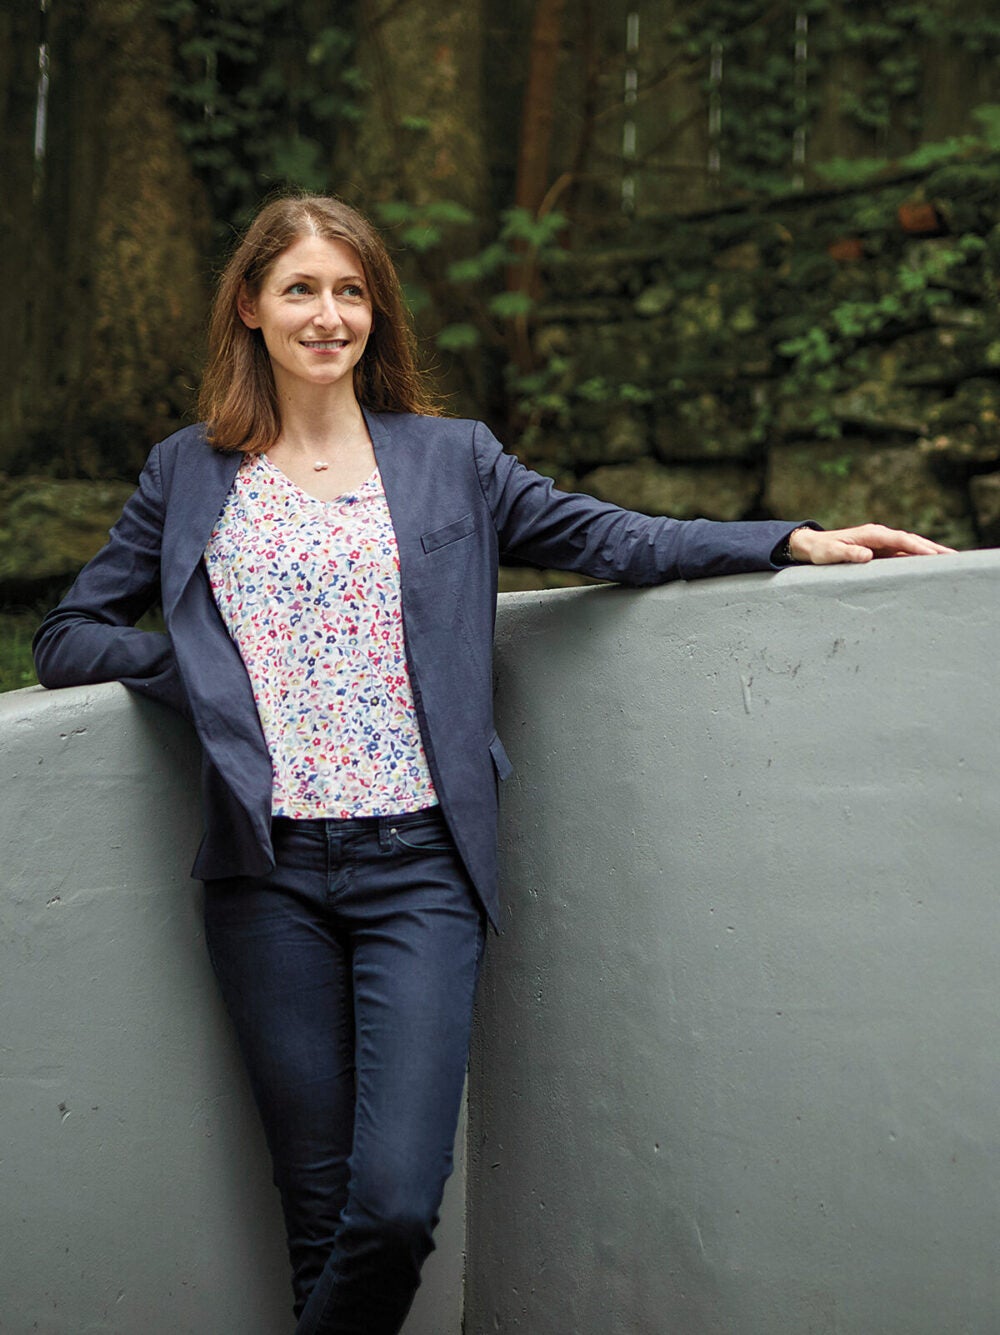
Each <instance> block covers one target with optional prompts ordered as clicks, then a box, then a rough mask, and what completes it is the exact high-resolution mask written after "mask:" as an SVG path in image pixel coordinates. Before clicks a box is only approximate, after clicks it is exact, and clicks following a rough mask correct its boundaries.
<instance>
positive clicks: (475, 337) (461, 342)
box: [434, 324, 479, 352]
mask: <svg viewBox="0 0 1000 1335" xmlns="http://www.w3.org/2000/svg"><path fill="white" fill-rule="evenodd" d="M434 341H435V343H436V344H437V345H438V347H439V348H440V349H441V351H442V352H464V351H465V350H466V349H467V348H475V347H478V345H479V330H478V329H476V328H475V326H474V325H471V324H449V325H445V327H444V328H443V329H441V330H439V331H438V335H437V337H436V338H435V340H434Z"/></svg>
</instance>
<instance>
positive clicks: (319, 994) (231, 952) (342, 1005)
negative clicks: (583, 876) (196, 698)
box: [206, 812, 484, 1335]
mask: <svg viewBox="0 0 1000 1335" xmlns="http://www.w3.org/2000/svg"><path fill="white" fill-rule="evenodd" d="M275 834H276V840H275V851H276V855H277V857H278V866H277V868H276V869H275V871H274V872H272V873H270V874H269V875H268V876H266V877H262V878H240V879H238V880H233V881H226V882H213V883H210V884H209V885H208V886H207V887H206V926H207V936H208V941H209V949H210V953H211V955H212V960H213V964H214V966H215V970H216V973H217V975H218V978H219V981H220V984H221V987H222V991H223V995H224V997H225V1000H226V1004H227V1006H228V1008H229V1011H230V1014H231V1015H232V1017H233V1019H234V1022H235V1025H236V1029H237V1033H238V1036H239V1040H240V1045H241V1047H242V1049H243V1053H244V1056H245V1058H246V1062H247V1066H248V1070H249V1073H250V1079H251V1084H252V1087H253V1090H254V1095H255V1098H256V1100H257V1104H258V1107H259V1108H260V1112H261V1117H262V1119H263V1122H264V1129H265V1133H266V1135H267V1140H268V1145H269V1148H270V1150H271V1154H272V1158H273V1161H274V1179H275V1182H276V1184H277V1186H278V1188H279V1191H280V1192H281V1198H282V1205H283V1208H284V1212H285V1221H286V1227H287V1231H288V1246H289V1253H290V1256H291V1260H292V1267H293V1287H294V1291H295V1311H296V1314H297V1315H299V1314H301V1316H300V1323H299V1326H298V1328H297V1335H330V1332H337V1333H338V1335H348V1333H353V1335H361V1332H364V1335H395V1332H396V1331H398V1330H399V1328H400V1326H401V1325H402V1322H403V1320H404V1319H405V1316H406V1312H407V1311H408V1309H409V1306H410V1303H411V1302H412V1298H413V1294H414V1293H415V1291H416V1288H417V1286H418V1284H419V1273H420V1266H421V1264H422V1262H423V1260H424V1258H425V1257H426V1255H427V1253H428V1252H429V1251H430V1250H431V1248H432V1246H433V1242H432V1239H431V1234H432V1231H433V1228H434V1225H435V1224H436V1222H437V1211H438V1208H439V1205H440V1201H441V1194H442V1192H443V1189H444V1183H445V1180H446V1179H447V1177H448V1174H449V1173H450V1171H451V1158H452V1145H453V1142H454V1136H455V1128H456V1125H457V1120H458V1112H459V1106H460V1103H461V1094H462V1086H463V1082H464V1076H465V1067H466V1062H467V1055H468V1046H469V1033H470V1028H471V1014H472V1000H473V994H474V991H475V983H476V977H477V974H478V968H479V963H480V959H481V955H482V948H483V940H484V929H483V917H482V912H481V909H480V907H479V904H478V901H477V900H476V898H475V895H474V893H473V891H472V889H471V886H470V885H469V882H468V879H467V877H466V874H465V871H464V868H463V867H462V864H461V861H460V859H459V857H458V855H457V853H456V851H455V849H454V846H453V844H452V842H451V839H450V837H449V836H448V834H447V831H446V829H445V827H444V822H443V820H442V818H441V817H440V815H439V814H438V813H436V812H434V813H418V814H417V815H414V816H404V817H399V818H386V819H384V820H374V821H315V822H314V821H310V822H305V821H300V822H292V821H282V822H276V831H275ZM307 1299H308V1302H307V1301H306V1300H307ZM303 1309H304V1310H303Z"/></svg>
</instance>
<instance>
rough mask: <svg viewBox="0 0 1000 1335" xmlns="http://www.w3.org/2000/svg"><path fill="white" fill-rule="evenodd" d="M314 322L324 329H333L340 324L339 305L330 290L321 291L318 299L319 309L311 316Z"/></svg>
mask: <svg viewBox="0 0 1000 1335" xmlns="http://www.w3.org/2000/svg"><path fill="white" fill-rule="evenodd" d="M313 321H314V323H315V324H318V325H320V326H322V328H324V329H334V328H336V326H337V325H338V324H340V307H339V306H338V304H337V298H336V296H335V295H334V294H333V293H332V292H322V293H321V294H320V299H319V310H318V311H317V312H316V314H315V316H314V317H313Z"/></svg>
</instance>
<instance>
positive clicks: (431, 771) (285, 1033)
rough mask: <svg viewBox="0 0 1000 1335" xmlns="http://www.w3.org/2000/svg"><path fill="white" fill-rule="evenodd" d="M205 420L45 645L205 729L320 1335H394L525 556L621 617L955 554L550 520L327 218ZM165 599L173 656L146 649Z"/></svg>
mask: <svg viewBox="0 0 1000 1335" xmlns="http://www.w3.org/2000/svg"><path fill="white" fill-rule="evenodd" d="M201 406H202V410H203V415H204V418H205V421H206V423H207V424H208V425H207V426H199V427H189V428H186V429H185V430H183V431H180V432H178V433H177V434H176V435H174V436H172V437H171V438H170V439H169V440H167V441H164V442H163V443H162V444H160V445H158V446H157V447H155V448H154V450H153V451H152V453H151V455H150V458H149V460H148V462H147V464H146V467H145V468H144V470H143V473H142V476H141V478H140V482H139V487H138V490H137V491H136V493H135V495H134V496H133V497H132V498H131V500H130V501H129V502H128V504H127V505H126V507H125V510H124V512H123V514H122V516H121V518H120V520H119V521H118V523H117V524H116V525H115V528H114V529H113V530H112V534H111V538H110V541H109V543H108V545H107V546H106V547H105V548H104V550H103V551H102V552H100V553H99V554H98V555H97V556H96V557H95V558H94V560H93V561H92V562H91V563H90V564H89V565H88V566H87V567H86V569H85V570H84V571H83V572H82V573H81V575H80V576H79V578H78V579H77V581H76V582H75V584H74V585H73V587H72V589H71V590H70V592H69V593H68V595H67V597H66V598H65V599H64V600H63V602H62V603H61V604H60V606H59V607H58V608H57V609H56V610H55V611H54V612H52V613H50V614H49V616H48V617H47V618H46V619H45V621H44V623H43V625H42V627H41V628H40V630H39V632H38V635H37V637H36V661H37V666H38V674H39V679H40V680H41V681H42V683H43V684H44V685H46V686H63V685H70V684H81V683H89V682H98V681H109V680H119V681H122V682H124V683H125V684H126V685H128V686H129V687H131V688H132V689H134V690H136V691H138V692H140V693H143V694H146V695H149V696H152V697H153V698H155V699H159V700H162V701H165V702H166V703H168V704H170V705H172V706H174V707H175V708H177V709H180V710H181V711H183V712H184V713H185V714H186V715H187V716H188V717H189V718H190V719H191V720H192V721H193V723H194V726H195V728H196V730H197V732H198V735H199V738H200V740H201V743H202V750H203V756H204V773H203V780H204V796H205V812H206V834H205V838H204V841H203V843H202V846H201V849H200V851H199V853H198V857H197V860H196V863H195V868H194V874H195V875H196V876H198V877H199V878H201V879H202V880H204V881H205V883H206V932H207V938H208V943H209V950H210V953H211V957H212V962H213V965H214V968H215V971H216V973H217V976H218V978H219V982H220V984H221V988H222V992H223V995H224V997H225V1000H226V1004H227V1006H228V1008H229V1011H230V1013H231V1014H232V1016H233V1019H234V1022H235V1025H236V1029H237V1033H238V1035H239V1040H240V1043H241V1046H242V1049H243V1051H244V1054H245V1057H246V1060H247V1064H248V1069H249V1071H250V1076H251V1081H252V1084H253V1089H254V1093H255V1096H256V1099H257V1103H258V1105H259V1108H260V1112H261V1115H262V1118H263V1122H264V1126H265V1130H266V1133H267V1138H268V1143H269V1147H270V1151H271V1154H272V1157H273V1161H274V1175H275V1181H276V1183H277V1185H278V1187H279V1190H280V1193H281V1199H282V1204H283V1208H284V1213H285V1221H286V1227H287V1233H288V1245H289V1253H290V1257H291V1262H292V1269H293V1288H294V1296H295V1304H294V1305H295V1312H296V1315H297V1316H298V1318H299V1321H298V1328H297V1330H298V1335H307V1332H308V1333H310V1335H311V1333H312V1332H332V1331H337V1332H357V1333H358V1335H360V1333H361V1332H364V1333H365V1335H388V1333H389V1332H395V1331H398V1330H399V1329H400V1327H401V1325H402V1323H403V1320H404V1318H405V1315H406V1312H407V1310H408V1308H409V1306H410V1303H411V1301H412V1297H413V1294H414V1292H415V1290H416V1287H417V1284H418V1283H419V1273H420V1267H421V1264H422V1262H423V1260H424V1258H425V1257H426V1255H427V1253H428V1252H429V1251H430V1249H431V1246H432V1241H431V1237H432V1232H433V1228H434V1225H435V1223H436V1218H437V1210H438V1206H439V1204H440V1200H441V1194H442V1190H443V1186H444V1182H445V1180H446V1178H447V1175H448V1173H449V1171H450V1169H451V1146H452V1142H453V1138H454V1134H455V1127H456V1121H457V1116H458V1109H459V1101H460V1097H461V1090H462V1082H463V1076H464V1071H465V1064H466V1057H467V1050H468V1041H469V1025H470V1016H471V1009H472V1000H473V993H474V990H475V983H476V977H477V973H478V969H479V964H480V960H481V956H482V951H483V941H484V934H485V927H486V923H487V921H488V920H492V921H493V922H494V923H495V922H496V919H497V900H496V865H495V857H496V853H495V821H496V794H497V781H498V779H504V778H506V777H507V775H508V774H509V772H510V764H509V761H508V760H507V757H506V755H505V753H504V750H503V746H502V745H501V743H500V740H499V738H498V737H497V735H496V732H495V731H494V728H493V722H492V700H491V696H492V670H491V644H492V632H493V617H494V610H495V597H496V578H497V564H498V557H499V555H500V554H504V555H510V556H514V557H518V558H520V559H524V560H528V561H532V562H535V563H536V564H539V565H543V566H559V567H563V568H565V569H570V570H577V571H583V572H585V573H587V574H590V575H594V576H597V577H599V578H603V579H610V580H618V581H622V582H625V583H629V584H655V583H659V582H663V581H665V580H668V579H672V578H693V577H697V576H703V575H718V574H725V573H736V572H741V571H752V570H773V569H776V568H777V567H778V566H780V565H782V564H788V563H790V562H795V561H801V562H813V563H827V562H840V561H867V560H870V559H871V558H872V556H891V555H904V554H933V553H938V552H943V551H946V550H948V549H947V548H944V547H941V546H939V545H938V544H936V543H933V542H929V541H927V540H926V539H923V538H920V537H917V536H915V535H913V534H908V533H901V532H897V531H893V530H890V529H886V528H882V527H880V526H877V525H868V526H864V527H861V528H856V529H846V530H841V531H838V532H834V533H823V532H820V531H818V530H816V529H815V528H813V527H808V526H800V525H795V524H790V523H779V522H766V523H756V524H740V523H734V524H716V523H710V522H708V521H705V520H695V521H692V522H688V523H681V522H678V521H675V520H670V519H654V518H649V517H647V516H644V515H637V514H633V513H631V512H628V511H623V510H619V509H617V508H615V507H614V506H610V505H605V504H602V503H600V502H598V501H596V500H594V499H592V498H590V497H586V496H573V495H566V494H562V493H559V492H557V491H555V490H554V489H553V487H552V484H551V483H550V482H549V481H548V480H547V479H545V478H542V477H540V476H538V475H537V474H534V473H532V472H530V471H528V470H527V469H525V468H523V467H522V466H521V465H520V464H519V463H518V462H517V461H516V460H515V459H514V458H513V457H512V456H510V455H508V454H505V453H504V452H503V451H502V449H501V447H500V446H499V444H498V443H497V442H496V440H495V439H494V438H493V437H492V436H491V434H490V433H489V432H488V431H487V430H486V428H485V427H483V426H482V425H481V424H477V423H473V422H464V421H454V420H445V419H443V418H441V417H438V416H435V415H434V406H433V403H432V402H431V399H430V396H429V394H428V392H427V390H426V388H425V386H424V384H423V383H422V381H421V379H420V378H419V376H418V374H417V372H416V370H415V364H414V357H413V339H412V334H411V332H410V328H409V325H408V323H407V320H406V317H405V314H404V309H403V304H402V300H401V296H400V289H399V284H398V280H397V277H396V275H395V272H394V270H393V266H392V263H391V261H390V259H389V257H388V254H387V252H386V250H385V247H384V245H383V243H382V241H381V240H380V238H379V237H378V235H377V233H376V232H375V231H374V230H373V228H372V227H371V226H370V224H369V223H368V222H367V221H366V220H365V219H364V218H362V217H361V216H360V215H358V214H357V213H356V212H354V211H353V210H352V209H350V208H347V207H346V206H345V205H343V204H341V203H339V202H337V201H335V200H333V199H326V198H317V197H304V198H291V199H280V200H277V201H274V202H272V203H270V204H268V205H266V206H265V207H264V208H263V209H262V210H261V212H260V213H259V215H258V216H257V218H256V220H255V221H254V222H253V224H252V225H251V227H250V229H249V231H248V232H247V234H246V236H245V238H244V239H243V241H242V243H241V244H240V246H239V248H238V249H237V250H236V252H235V254H234V255H233V258H232V260H231V261H230V263H229V265H228V266H227V268H226V270H225V272H224V274H223V276H222V280H221V283H220V286H219V290H218V295H217V297H216V302H215V306H214V311H213V316H212V324H211V336H210V361H209V366H208V369H207V372H206V376H205V380H204V386H203V392H202V405H201ZM157 599H159V600H160V602H161V603H162V607H163V615H164V621H165V625H166V634H164V635H158V634H153V633H150V632H146V631H140V630H137V629H136V628H135V625H134V623H135V621H136V619H137V618H138V617H139V616H140V615H141V614H142V613H143V611H145V609H146V608H147V607H148V606H150V604H152V603H153V602H154V601H156V600H157Z"/></svg>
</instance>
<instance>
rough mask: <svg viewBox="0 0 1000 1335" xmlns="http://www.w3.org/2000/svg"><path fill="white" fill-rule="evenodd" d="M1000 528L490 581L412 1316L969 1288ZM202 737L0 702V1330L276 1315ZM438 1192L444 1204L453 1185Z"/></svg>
mask: <svg viewBox="0 0 1000 1335" xmlns="http://www.w3.org/2000/svg"><path fill="white" fill-rule="evenodd" d="M998 591H1000V557H998V554H996V553H976V554H968V555H963V556H958V557H953V558H948V559H947V560H939V561H905V562H891V563H881V564H879V565H877V566H874V567H869V568H865V569H851V570H842V569H836V570H825V571H823V570H802V571H798V570H796V571H788V572H783V573H781V574H780V575H776V576H753V577H744V578H739V579H729V580H717V581H706V582H704V583H701V584H697V585H677V586H671V587H668V588H664V589H659V590H650V591H645V592H641V593H637V592H630V591H625V590H619V589H606V588H599V589H587V590H576V591H570V592H564V593H550V594H523V595H510V596H508V597H506V598H504V599H502V600H501V609H500V617H499V623H498V679H499V692H498V709H499V716H500V730H501V734H502V735H503V736H504V738H505V741H506V742H507V744H508V749H509V750H510V751H511V753H512V755H513V757H514V758H515V761H516V762H517V765H518V770H517V774H516V776H515V778H514V779H512V780H511V781H510V782H509V783H508V784H507V785H506V788H505V793H504V819H503V835H502V849H503V857H504V867H505V880H506V882H507V886H506V906H507V907H506V914H507V927H506V931H505V934H504V935H503V936H502V937H501V938H500V939H499V940H493V941H491V943H490V948H489V950H488V953H487V964H486V972H485V975H484V980H483V990H482V994H481V1004H480V1015H479V1024H478V1029H477V1035H476V1046H475V1052H474V1061H473V1070H472V1079H471V1086H470V1087H471V1095H470V1100H471V1103H470V1119H471V1120H470V1135H469V1148H470V1175H469V1179H468V1183H466V1181H465V1180H464V1179H463V1177H462V1176H461V1175H460V1174H457V1175H456V1178H455V1179H453V1181H452V1183H451V1184H450V1187H449V1195H448V1198H447V1200H446V1218H445V1222H444V1224H443V1227H442V1231H441V1235H440V1238H439V1243H440V1246H439V1251H438V1252H437V1253H436V1254H435V1255H434V1256H433V1257H432V1258H431V1262H430V1263H429V1266H428V1270H427V1280H426V1284H425V1286H424V1288H423V1289H422V1290H421V1294H420V1295H419V1297H418V1304H417V1306H416V1307H415V1309H414V1312H413V1315H412V1317H411V1320H410V1322H409V1323H408V1325H407V1332H408V1335H458V1332H459V1330H461V1329H463V1327H462V1317H461V1310H460V1309H461V1300H462V1252H463V1243H464V1240H465V1236H466V1231H467V1235H468V1240H469V1264H468V1267H467V1272H466V1276H465V1280H466V1294H465V1325H464V1331H465V1335H494V1332H496V1331H510V1332H513V1331H523V1332H525V1335H571V1333H572V1335H667V1333H668V1332H669V1335H674V1333H675V1332H676V1333H677V1335H707V1332H713V1333H715V1332H718V1333H719V1335H721V1333H723V1332H724V1333H725V1335H803V1332H805V1331H812V1332H814V1333H815V1335H834V1332H836V1335H943V1332H947V1333H948V1335H953V1332H965V1331H968V1332H975V1333H976V1335H980V1333H983V1335H985V1332H989V1331H992V1330H994V1329H996V1328H997V1325H998V1312H1000V1290H998V1279H997V1267H996V1264H995V1252H996V1237H997V1235H998V1229H1000V1170H998V1169H997V1166H996V1165H997V1153H996V1151H997V1132H996V1106H997V1102H998V1096H1000V1058H998V1053H997V1043H996V1032H997V1021H998V1018H1000V987H998V984H1000V967H998V959H1000V954H998V935H1000V896H998V894H997V890H998V888H1000V887H998V881H1000V876H998V873H997V830H998V828H1000V819H998V818H1000V782H998V777H997V741H998V719H1000V709H998V705H1000V699H998V694H1000V691H998V676H997V667H996V665H997V660H998V657H1000V627H998V623H997V615H996V611H997V594H998ZM195 762H196V757H195V754H194V745H193V740H192V738H191V736H190V734H189V732H188V731H187V729H186V727H185V725H183V724H182V723H180V722H178V721H176V720H174V719H173V718H171V717H170V716H169V715H168V714H167V713H166V712H165V711H161V710H159V709H158V708H157V707H156V706H153V705H148V704H144V703H143V702H138V701H135V700H134V699H132V698H131V697H130V696H128V694H127V693H126V692H125V691H124V690H123V689H121V688H119V687H116V686H108V687H100V688H97V689H93V690H85V689H80V690H71V691H61V692H54V693H45V692H42V691H40V690H34V691H22V692H17V693H14V694H12V695H7V696H2V697H0V772H2V775H3V779H4V783H5V789H4V791H5V800H4V803H3V807H2V811H0V824H2V831H3V847H4V860H3V866H2V871H0V881H2V895H0V1006H2V1007H3V1014H4V1017H5V1025H4V1036H3V1039H2V1042H0V1077H2V1078H0V1123H2V1125H3V1127H4V1143H3V1150H2V1154H0V1227H2V1230H3V1236H4V1240H5V1241H4V1246H3V1247H2V1248H0V1294H2V1299H0V1302H2V1310H0V1329H3V1330H9V1331H11V1332H12V1335H21V1333H22V1332H28V1331H39V1332H42V1333H43V1335H80V1332H82V1331H88V1332H109V1335H110V1333H114V1335H135V1333H136V1332H138V1331H142V1332H144V1335H206V1333H207V1332H211V1335H257V1332H259V1333H260V1335H264V1332H265V1331H267V1332H268V1333H269V1335H276V1333H277V1332H280V1331H282V1330H287V1329H288V1328H289V1325H290V1322H289V1320H288V1313H287V1296H286V1294H287V1284H286V1276H285V1264H284V1260H283V1255H282V1250H283V1248H282V1241H281V1235H280V1224H279V1220H278V1211H277V1206H276V1200H275V1196H274V1192H273V1189H272V1188H271V1186H270V1184H269V1182H268V1181H267V1170H266V1156H265V1153H264V1149H263V1145H262V1143H261V1139H260V1134H259V1131H258V1129H257V1125H256V1120H255V1117H254V1114H253V1111H252V1109H251V1108H250V1105H249V1100H248V1096H247V1092H246V1088H245V1084H244V1081H243V1076H242V1072H241V1071H240V1068H239V1064H238V1061H237V1059H236V1057H235V1054H234V1052H233V1048H232V1042H231V1038H230V1034H229V1031H228V1027H227V1025H226V1022H225V1017H224V1015H223V1014H222V1013H221V1009H220V1007H219V1004H218V1002H217V999H216V996H215V992H214V985H213V983H212V980H211V977H210V973H209V970H208V966H207V963H206V961H205V959H204V951H203V945H202V941H201V924H200V915H199V892H198V888H197V886H195V885H194V884H193V883H192V882H190V881H189V880H188V877H187V871H188V867H189V866H190V863H191V859H192V856H193V852H194V847H195V843H196V841H197V824H198V817H197V795H196V779H195V768H196V765H195ZM466 1193H467V1209H468V1217H467V1220H466V1219H465V1218H463V1205H464V1204H465V1203H466V1202H465V1200H464V1199H463V1195H464V1194H466Z"/></svg>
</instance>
